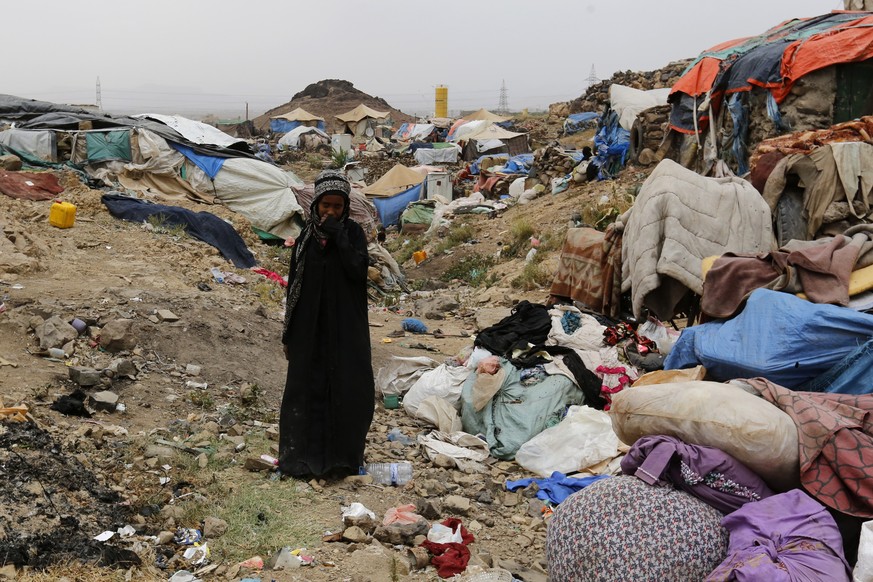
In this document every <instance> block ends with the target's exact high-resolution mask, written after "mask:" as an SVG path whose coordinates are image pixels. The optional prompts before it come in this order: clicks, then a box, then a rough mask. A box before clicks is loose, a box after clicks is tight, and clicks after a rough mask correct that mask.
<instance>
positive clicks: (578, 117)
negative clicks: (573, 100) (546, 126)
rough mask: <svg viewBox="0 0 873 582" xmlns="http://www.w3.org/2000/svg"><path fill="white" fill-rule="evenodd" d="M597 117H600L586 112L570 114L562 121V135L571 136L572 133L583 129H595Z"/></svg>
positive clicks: (591, 112)
mask: <svg viewBox="0 0 873 582" xmlns="http://www.w3.org/2000/svg"><path fill="white" fill-rule="evenodd" d="M598 117H600V116H599V115H598V114H597V113H594V112H593V111H586V112H585V113H571V114H570V115H568V116H567V119H565V120H564V133H565V134H566V135H572V134H574V133H577V132H580V131H582V130H583V129H587V128H590V127H597V118H598Z"/></svg>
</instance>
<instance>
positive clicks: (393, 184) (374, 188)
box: [363, 164, 424, 197]
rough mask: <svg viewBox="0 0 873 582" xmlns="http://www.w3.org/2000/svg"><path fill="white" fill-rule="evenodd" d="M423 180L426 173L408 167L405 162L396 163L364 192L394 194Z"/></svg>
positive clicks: (368, 193) (368, 194) (382, 194)
mask: <svg viewBox="0 0 873 582" xmlns="http://www.w3.org/2000/svg"><path fill="white" fill-rule="evenodd" d="M422 182H424V174H422V173H420V172H416V171H415V170H413V169H412V168H407V167H406V166H404V165H403V164H396V165H395V166H394V167H393V168H391V169H390V170H388V171H387V172H385V175H384V176H382V177H381V178H379V179H378V180H376V181H375V182H373V183H372V184H370V185H369V186H367V187H366V188H364V190H363V192H364V194H366V195H367V196H371V197H372V196H382V197H384V196H394V195H395V194H399V193H400V192H405V191H406V190H409V189H410V188H412V187H413V186H418V185H419V184H421V183H422Z"/></svg>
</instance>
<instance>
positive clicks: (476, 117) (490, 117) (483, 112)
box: [464, 109, 512, 123]
mask: <svg viewBox="0 0 873 582" xmlns="http://www.w3.org/2000/svg"><path fill="white" fill-rule="evenodd" d="M464 119H465V120H466V121H493V122H494V123H503V122H505V121H509V120H510V119H512V118H511V117H503V116H501V115H497V114H496V113H491V112H490V111H488V110H487V109H480V110H479V111H474V112H473V113H468V114H467V115H464Z"/></svg>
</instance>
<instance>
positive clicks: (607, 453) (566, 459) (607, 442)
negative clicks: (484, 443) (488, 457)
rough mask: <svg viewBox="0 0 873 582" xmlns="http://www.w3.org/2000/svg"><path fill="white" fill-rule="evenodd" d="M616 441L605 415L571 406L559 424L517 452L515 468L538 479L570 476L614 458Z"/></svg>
mask: <svg viewBox="0 0 873 582" xmlns="http://www.w3.org/2000/svg"><path fill="white" fill-rule="evenodd" d="M619 444H620V443H619V440H618V437H617V436H616V434H615V432H614V431H613V430H612V422H611V421H610V420H609V415H608V414H606V413H605V412H601V411H600V410H595V409H593V408H591V407H589V406H571V407H570V409H569V410H568V412H567V416H566V417H564V420H562V421H561V422H560V423H559V424H557V425H555V426H553V427H551V428H547V429H546V430H544V431H543V432H541V433H540V434H538V435H537V436H535V437H534V438H532V439H530V440H529V441H527V442H526V443H524V444H523V445H521V447H520V448H519V449H518V452H517V453H516V454H515V460H516V461H517V462H518V464H519V465H521V466H522V467H524V468H525V469H527V470H528V471H533V472H534V473H537V474H538V475H540V476H542V477H549V476H551V474H552V473H553V472H554V471H560V472H561V473H565V474H567V473H573V472H574V471H578V470H579V469H584V468H585V467H590V466H591V465H594V464H597V463H600V462H601V461H604V460H606V459H610V458H612V457H615V456H616V455H617V454H618V447H619Z"/></svg>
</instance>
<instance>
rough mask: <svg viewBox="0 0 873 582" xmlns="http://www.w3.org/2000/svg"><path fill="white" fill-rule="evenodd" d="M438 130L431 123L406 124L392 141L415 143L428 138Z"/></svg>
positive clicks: (395, 133)
mask: <svg viewBox="0 0 873 582" xmlns="http://www.w3.org/2000/svg"><path fill="white" fill-rule="evenodd" d="M434 129H436V126H435V125H432V124H430V123H404V124H403V125H401V126H400V129H398V130H397V131H395V132H394V135H392V136H391V139H393V140H398V141H415V140H422V139H425V138H427V137H428V136H429V135H430V134H431V133H433V131H434Z"/></svg>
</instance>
